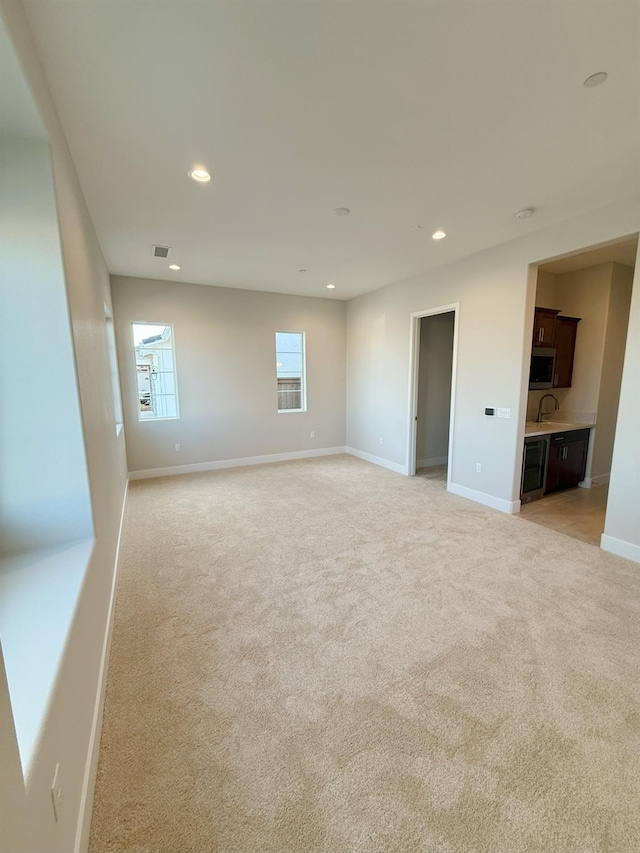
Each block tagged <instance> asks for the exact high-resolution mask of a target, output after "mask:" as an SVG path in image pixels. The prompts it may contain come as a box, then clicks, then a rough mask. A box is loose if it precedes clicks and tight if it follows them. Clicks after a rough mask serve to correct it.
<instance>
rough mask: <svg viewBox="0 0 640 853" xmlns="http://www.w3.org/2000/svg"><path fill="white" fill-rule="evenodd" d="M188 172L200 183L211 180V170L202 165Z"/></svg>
mask: <svg viewBox="0 0 640 853" xmlns="http://www.w3.org/2000/svg"><path fill="white" fill-rule="evenodd" d="M187 174H188V175H189V177H190V178H191V179H192V180H193V181H197V182H198V183H199V184H206V183H208V182H209V181H210V180H211V175H210V174H209V172H207V170H206V169H203V168H201V167H198V168H196V169H190V170H189V171H188V172H187Z"/></svg>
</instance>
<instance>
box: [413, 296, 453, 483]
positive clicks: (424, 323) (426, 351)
mask: <svg viewBox="0 0 640 853" xmlns="http://www.w3.org/2000/svg"><path fill="white" fill-rule="evenodd" d="M457 311H458V306H457V305H447V306H444V307H441V308H437V309H434V310H432V311H424V312H418V313H416V314H413V315H412V328H411V332H412V334H411V356H412V358H411V365H412V370H411V384H412V387H411V394H410V400H411V411H410V422H409V459H408V465H407V471H408V473H409V475H410V476H413V475H415V474H416V473H417V474H419V475H421V476H424V477H427V478H429V479H432V480H440V481H442V482H443V483H444V482H446V484H447V486H448V485H449V483H450V480H451V451H452V435H453V412H454V403H455V393H454V392H455V372H456V371H455V365H456V353H457V326H458V324H457Z"/></svg>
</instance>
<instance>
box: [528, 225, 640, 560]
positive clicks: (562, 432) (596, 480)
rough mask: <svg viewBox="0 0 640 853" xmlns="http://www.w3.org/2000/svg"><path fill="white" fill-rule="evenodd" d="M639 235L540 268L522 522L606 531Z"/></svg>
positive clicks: (588, 533) (579, 534)
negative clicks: (610, 480)
mask: <svg viewBox="0 0 640 853" xmlns="http://www.w3.org/2000/svg"><path fill="white" fill-rule="evenodd" d="M637 248H638V237H637V235H636V236H634V237H632V238H625V239H624V240H621V241H618V242H616V243H613V244H610V245H607V246H599V247H594V248H592V249H586V250H582V251H581V252H579V253H577V254H574V255H571V256H568V257H564V258H561V259H556V260H553V261H549V262H545V263H541V264H539V266H538V273H537V286H536V300H535V306H536V307H535V317H534V328H533V337H532V349H531V370H530V382H529V391H528V398H527V417H526V426H525V437H524V459H523V477H522V487H521V500H522V509H521V515H522V517H523V518H525V519H527V520H528V521H533V522H535V523H537V524H540V525H542V526H545V527H549V528H553V529H555V530H560V531H561V532H563V533H566V534H567V535H569V536H574V537H576V538H578V539H582V540H584V541H586V542H590V543H592V544H593V545H600V538H601V536H602V533H603V532H604V525H605V515H606V507H607V499H608V487H609V476H610V471H611V461H612V456H613V444H614V437H615V431H616V425H617V415H618V402H619V397H620V387H621V382H622V369H623V363H624V355H625V344H626V337H627V327H628V324H629V309H630V303H631V292H632V288H633V278H634V266H635V259H636V254H637Z"/></svg>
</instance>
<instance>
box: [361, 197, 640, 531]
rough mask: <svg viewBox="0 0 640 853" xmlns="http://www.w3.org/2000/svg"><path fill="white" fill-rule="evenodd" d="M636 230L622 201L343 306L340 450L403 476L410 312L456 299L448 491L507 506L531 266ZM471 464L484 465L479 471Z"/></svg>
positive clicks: (512, 485) (530, 305) (637, 213)
mask: <svg viewBox="0 0 640 853" xmlns="http://www.w3.org/2000/svg"><path fill="white" fill-rule="evenodd" d="M639 226H640V207H639V205H638V200H637V199H630V200H628V201H626V202H621V203H618V204H615V205H610V206H608V207H606V208H602V209H600V210H597V211H591V212H590V213H588V214H585V215H583V216H581V217H578V218H576V219H572V220H567V221H565V222H562V223H559V224H557V225H554V226H553V227H550V228H545V229H542V230H539V231H536V232H534V233H532V234H529V235H527V236H526V237H523V238H521V239H518V240H514V241H512V242H510V243H507V244H505V245H502V246H498V247H495V248H492V249H488V250H487V251H485V252H481V253H479V254H476V255H473V256H471V257H468V258H465V259H464V260H461V261H458V262H456V263H453V264H449V265H448V266H445V267H440V268H438V269H436V270H432V271H430V272H426V273H424V274H422V275H419V276H415V277H413V278H411V279H408V280H406V281H402V282H399V283H397V284H393V285H389V286H388V287H384V288H381V289H380V290H377V291H375V292H374V293H369V294H367V295H365V296H362V297H359V298H357V299H354V300H352V301H351V302H349V303H348V306H347V339H348V346H347V444H348V445H349V446H350V447H353V448H355V449H357V450H358V451H360V452H362V453H368V454H370V455H372V456H377V457H380V458H381V459H382V460H383V462H387V463H392V464H394V465H396V466H399V467H400V468H401V469H406V465H407V446H408V435H409V429H408V427H409V424H408V418H409V414H408V413H409V336H410V324H411V313H413V312H420V311H427V310H430V309H434V308H437V307H439V306H442V305H451V304H453V303H457V302H458V303H459V304H460V315H459V332H458V361H457V389H456V401H455V404H456V421H455V425H454V432H453V448H452V455H453V464H452V471H451V476H452V484H453V486H454V487H455V488H456V489H458V490H459V493H461V494H467V495H469V494H475V495H478V496H479V497H480V499H482V500H485V501H489V502H491V503H492V505H494V506H498V507H500V508H503V509H510V508H513V502H516V501H517V499H518V495H519V486H520V471H521V464H522V445H523V440H524V439H523V436H524V420H525V414H526V405H527V396H528V373H529V360H530V355H531V330H532V327H533V310H534V304H535V288H536V278H537V267H536V266H535V265H536V264H538V263H540V262H544V261H546V260H549V259H551V258H553V257H557V256H560V255H563V254H568V253H571V252H575V251H579V250H580V249H584V248H585V247H589V246H592V245H596V244H598V243H601V242H606V241H608V240H615V239H617V238H619V237H621V236H623V235H628V234H630V233H633V232H634V231H636V230H638V227H639ZM530 265H534V266H532V267H531V270H530ZM485 406H496V407H498V406H499V407H505V408H510V409H511V418H510V419H497V418H489V417H487V416H485V415H484V408H485ZM380 436H382V437H383V445H382V446H380V443H379V440H378V438H379V437H380ZM477 462H480V463H482V464H483V468H482V473H481V474H477V473H476V471H475V466H476V463H477ZM635 536H636V537H637V538H639V537H640V533H636V534H635Z"/></svg>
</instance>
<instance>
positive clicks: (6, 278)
mask: <svg viewBox="0 0 640 853" xmlns="http://www.w3.org/2000/svg"><path fill="white" fill-rule="evenodd" d="M0 187H1V188H2V191H1V193H0V259H1V260H0V264H1V269H2V288H1V289H0V363H2V365H3V367H4V369H3V371H2V374H1V375H0V399H1V400H2V406H1V407H0V435H2V442H1V443H0V554H2V555H5V554H10V553H16V552H20V551H26V550H31V549H35V548H43V547H46V546H49V545H54V544H58V543H60V542H65V541H69V540H73V539H81V538H84V537H88V536H91V535H92V532H93V531H92V521H91V506H90V501H89V483H88V479H87V468H86V461H85V451H84V443H83V437H82V425H81V422H80V410H79V401H78V388H77V383H76V373H75V363H74V356H73V349H72V343H71V330H70V326H69V312H68V309H67V297H66V288H65V281H64V270H63V268H62V253H61V248H60V236H59V232H58V221H57V214H56V207H55V196H54V190H53V176H52V173H51V154H50V151H49V146H48V145H47V144H46V143H44V142H39V141H34V140H30V139H25V138H22V137H15V136H1V137H0ZM52 449H54V452H52Z"/></svg>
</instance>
